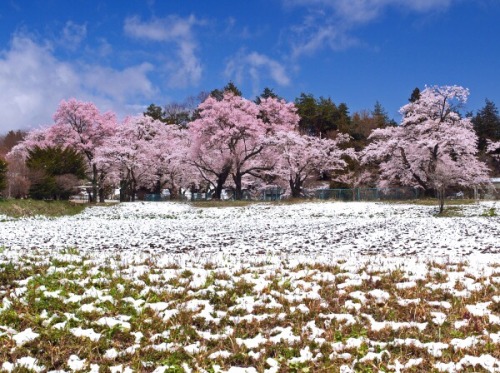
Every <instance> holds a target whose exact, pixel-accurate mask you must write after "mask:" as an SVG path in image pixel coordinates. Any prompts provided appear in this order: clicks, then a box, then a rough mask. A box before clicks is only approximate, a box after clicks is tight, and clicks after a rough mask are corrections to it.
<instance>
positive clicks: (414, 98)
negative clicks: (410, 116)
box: [408, 87, 420, 102]
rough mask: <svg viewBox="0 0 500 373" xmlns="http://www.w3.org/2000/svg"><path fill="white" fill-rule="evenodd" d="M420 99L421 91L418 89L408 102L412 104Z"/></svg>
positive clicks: (413, 92)
mask: <svg viewBox="0 0 500 373" xmlns="http://www.w3.org/2000/svg"><path fill="white" fill-rule="evenodd" d="M419 99H420V89H419V88H418V87H416V88H415V89H414V90H413V91H412V93H411V96H410V98H409V99H408V101H410V102H417V101H418V100H419Z"/></svg>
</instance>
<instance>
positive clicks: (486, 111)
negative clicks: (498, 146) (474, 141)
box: [472, 99, 500, 151]
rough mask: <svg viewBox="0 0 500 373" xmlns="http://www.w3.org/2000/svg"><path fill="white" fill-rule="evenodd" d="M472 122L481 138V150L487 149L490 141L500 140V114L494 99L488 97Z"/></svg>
mask: <svg viewBox="0 0 500 373" xmlns="http://www.w3.org/2000/svg"><path fill="white" fill-rule="evenodd" d="M472 124H473V125H474V130H475V131H476V134H477V137H478V139H479V140H478V148H479V150H481V151H483V150H485V149H486V146H487V143H488V141H493V142H496V141H498V140H500V116H499V115H498V108H497V107H496V105H495V104H494V103H493V101H490V100H488V99H486V101H485V105H484V107H483V108H482V109H481V110H479V111H478V112H477V114H476V115H475V116H474V117H473V118H472Z"/></svg>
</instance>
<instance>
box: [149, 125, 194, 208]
mask: <svg viewBox="0 0 500 373" xmlns="http://www.w3.org/2000/svg"><path fill="white" fill-rule="evenodd" d="M181 126H182V124H181ZM181 126H178V125H175V124H171V125H167V126H165V125H164V126H163V131H162V136H157V137H156V144H157V145H156V146H157V149H158V152H157V170H156V173H157V175H158V182H157V187H156V189H157V190H159V189H163V188H165V187H166V188H168V189H169V190H170V197H171V198H177V197H178V196H179V192H180V189H181V187H184V188H185V187H187V186H188V185H190V184H191V183H192V182H193V181H194V180H195V179H196V176H195V174H196V170H195V169H193V167H192V164H191V162H189V149H190V146H191V145H190V144H191V139H190V138H189V135H188V131H187V130H185V129H183V128H182V127H181Z"/></svg>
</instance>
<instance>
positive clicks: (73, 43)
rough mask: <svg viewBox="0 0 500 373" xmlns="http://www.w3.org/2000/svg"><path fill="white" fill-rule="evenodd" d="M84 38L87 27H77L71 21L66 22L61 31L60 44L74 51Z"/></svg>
mask: <svg viewBox="0 0 500 373" xmlns="http://www.w3.org/2000/svg"><path fill="white" fill-rule="evenodd" d="M86 37H87V25H85V24H83V25H78V24H76V23H74V22H72V21H68V22H66V25H65V26H64V29H63V31H62V39H61V43H62V44H64V45H65V46H66V47H67V48H68V49H70V50H75V49H76V48H78V46H79V45H80V43H81V42H82V41H83V40H84V39H85V38H86Z"/></svg>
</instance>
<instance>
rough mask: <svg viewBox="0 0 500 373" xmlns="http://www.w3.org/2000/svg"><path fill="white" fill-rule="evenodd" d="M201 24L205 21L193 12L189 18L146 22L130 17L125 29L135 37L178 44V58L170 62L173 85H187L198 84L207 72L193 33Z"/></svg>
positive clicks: (171, 84)
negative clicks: (196, 26)
mask: <svg viewBox="0 0 500 373" xmlns="http://www.w3.org/2000/svg"><path fill="white" fill-rule="evenodd" d="M199 24H202V22H201V21H199V20H197V19H196V17H194V16H193V15H191V16H189V17H187V18H180V17H177V16H169V17H166V18H161V19H158V18H156V19H153V20H151V21H145V22H143V21H141V19H140V18H139V17H130V18H127V19H126V20H125V24H124V31H125V34H126V35H128V36H130V37H132V38H135V39H140V40H148V41H153V42H163V43H173V44H175V45H176V55H177V58H176V59H172V60H170V61H169V63H167V64H166V67H167V69H168V71H169V85H170V86H173V87H186V86H189V85H196V84H198V83H199V81H200V79H201V76H202V72H203V68H202V65H201V62H200V60H199V58H198V56H197V54H196V52H197V49H198V44H197V42H196V40H195V36H194V32H193V27H194V26H195V25H199Z"/></svg>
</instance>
